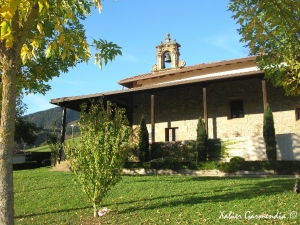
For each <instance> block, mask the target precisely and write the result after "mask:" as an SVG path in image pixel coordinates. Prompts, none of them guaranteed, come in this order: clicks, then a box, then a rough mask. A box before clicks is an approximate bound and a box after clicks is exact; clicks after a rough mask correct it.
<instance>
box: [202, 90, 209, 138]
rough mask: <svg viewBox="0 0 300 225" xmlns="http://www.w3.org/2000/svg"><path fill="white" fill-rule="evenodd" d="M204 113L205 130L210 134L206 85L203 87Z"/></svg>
mask: <svg viewBox="0 0 300 225" xmlns="http://www.w3.org/2000/svg"><path fill="white" fill-rule="evenodd" d="M203 111H204V112H203V115H204V122H205V131H206V134H208V117H207V101H206V87H203Z"/></svg>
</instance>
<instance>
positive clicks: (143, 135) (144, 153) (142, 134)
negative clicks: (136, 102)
mask: <svg viewBox="0 0 300 225" xmlns="http://www.w3.org/2000/svg"><path fill="white" fill-rule="evenodd" d="M139 159H140V161H141V162H145V161H147V160H148V159H149V133H148V130H147V126H146V121H145V119H144V116H142V118H141V121H140V130H139Z"/></svg>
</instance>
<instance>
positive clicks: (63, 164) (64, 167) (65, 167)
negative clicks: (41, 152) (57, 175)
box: [52, 161, 71, 172]
mask: <svg viewBox="0 0 300 225" xmlns="http://www.w3.org/2000/svg"><path fill="white" fill-rule="evenodd" d="M52 171H63V172H71V168H70V166H69V164H68V161H60V163H57V164H56V165H55V166H54V167H52Z"/></svg>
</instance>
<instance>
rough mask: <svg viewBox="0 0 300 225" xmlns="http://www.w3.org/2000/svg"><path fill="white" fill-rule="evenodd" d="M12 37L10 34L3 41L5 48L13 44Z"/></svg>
mask: <svg viewBox="0 0 300 225" xmlns="http://www.w3.org/2000/svg"><path fill="white" fill-rule="evenodd" d="M14 40H15V39H14V37H13V36H12V35H11V34H10V35H9V36H8V37H7V39H6V42H5V47H6V48H11V47H12V46H13V44H14Z"/></svg>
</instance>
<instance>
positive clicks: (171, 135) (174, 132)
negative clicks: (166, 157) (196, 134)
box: [165, 127, 178, 141]
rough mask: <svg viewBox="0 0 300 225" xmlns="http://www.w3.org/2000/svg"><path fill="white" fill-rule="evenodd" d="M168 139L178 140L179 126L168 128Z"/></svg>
mask: <svg viewBox="0 0 300 225" xmlns="http://www.w3.org/2000/svg"><path fill="white" fill-rule="evenodd" d="M165 132H166V141H178V127H173V128H166V130H165Z"/></svg>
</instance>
